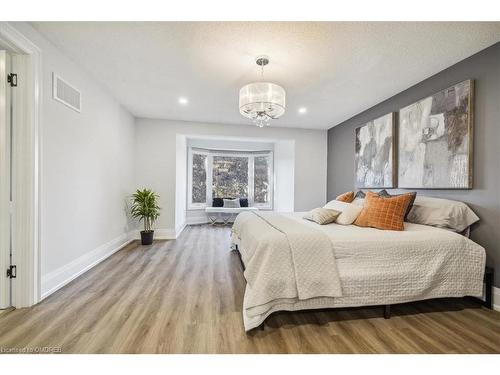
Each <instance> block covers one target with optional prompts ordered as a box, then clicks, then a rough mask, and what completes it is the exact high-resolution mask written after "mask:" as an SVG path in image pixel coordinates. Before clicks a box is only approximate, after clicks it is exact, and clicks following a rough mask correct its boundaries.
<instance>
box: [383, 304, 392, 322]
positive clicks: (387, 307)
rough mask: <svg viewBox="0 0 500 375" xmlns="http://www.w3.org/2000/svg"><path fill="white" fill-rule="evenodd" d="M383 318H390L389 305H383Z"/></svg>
mask: <svg viewBox="0 0 500 375" xmlns="http://www.w3.org/2000/svg"><path fill="white" fill-rule="evenodd" d="M384 319H391V305H384Z"/></svg>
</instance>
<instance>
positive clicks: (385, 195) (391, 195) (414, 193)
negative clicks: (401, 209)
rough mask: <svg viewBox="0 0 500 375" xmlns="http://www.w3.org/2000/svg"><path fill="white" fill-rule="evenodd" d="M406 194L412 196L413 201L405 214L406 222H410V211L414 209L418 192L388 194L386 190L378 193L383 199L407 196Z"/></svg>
mask: <svg viewBox="0 0 500 375" xmlns="http://www.w3.org/2000/svg"><path fill="white" fill-rule="evenodd" d="M405 194H411V195H412V199H411V200H410V204H409V205H408V208H407V209H406V212H405V221H408V220H407V218H408V214H409V213H410V210H411V208H412V207H413V203H414V202H415V198H416V197H417V192H416V191H412V192H409V193H404V194H389V193H388V192H387V190H385V189H384V190H381V191H379V192H378V195H379V196H381V197H384V198H390V197H397V196H400V195H405Z"/></svg>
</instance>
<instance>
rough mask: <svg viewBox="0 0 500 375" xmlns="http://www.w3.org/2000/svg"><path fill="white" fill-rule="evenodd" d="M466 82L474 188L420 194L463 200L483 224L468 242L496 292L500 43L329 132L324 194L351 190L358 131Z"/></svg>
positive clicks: (499, 282)
mask: <svg viewBox="0 0 500 375" xmlns="http://www.w3.org/2000/svg"><path fill="white" fill-rule="evenodd" d="M387 79H390V77H387ZM466 79H474V80H475V100H474V108H475V121H474V158H473V166H474V167H473V168H474V174H473V178H474V181H473V189H472V190H418V194H420V195H426V196H432V197H439V198H447V199H453V200H459V201H463V202H466V203H467V204H468V205H469V206H470V207H471V208H472V209H473V210H474V211H475V212H476V213H477V215H478V216H479V217H480V218H481V221H480V222H479V223H478V224H476V225H474V226H473V228H472V236H471V238H472V239H473V240H474V241H475V242H477V243H479V244H480V245H482V246H484V247H485V248H486V252H487V254H488V260H487V263H488V265H490V266H494V267H495V271H496V272H495V286H497V287H500V191H499V190H500V188H499V186H500V43H497V44H494V45H493V46H491V47H489V48H487V49H485V50H483V51H481V52H479V53H477V54H475V55H473V56H471V57H469V58H467V59H465V60H463V61H461V62H459V63H457V64H455V65H453V66H451V67H449V68H447V69H445V70H443V71H442V72H440V73H438V74H436V75H434V76H432V77H430V78H428V79H426V80H424V81H422V82H420V83H418V84H416V85H415V86H412V87H410V88H409V89H407V90H405V91H403V92H401V93H399V94H397V95H395V96H393V97H392V98H389V99H387V100H385V101H383V102H381V103H379V104H377V105H375V106H374V107H372V108H370V109H368V110H366V111H364V112H362V113H360V114H358V115H356V116H354V117H352V118H351V119H349V120H347V121H344V122H342V123H341V124H338V125H337V126H334V127H333V128H331V129H329V130H328V175H327V195H328V200H331V199H334V198H335V197H336V196H337V195H338V194H341V193H343V192H346V191H350V190H353V189H354V131H355V129H356V128H357V127H359V126H361V125H363V124H365V123H367V122H368V121H370V120H373V119H375V118H377V117H380V116H382V115H385V114H386V113H389V112H393V111H395V112H397V111H398V110H399V109H400V108H402V107H405V106H407V105H409V104H411V103H414V102H415V101H417V100H419V99H422V98H425V97H427V96H429V95H431V94H434V93H436V92H438V91H440V90H443V89H445V88H447V87H449V86H451V85H453V84H455V83H458V82H461V81H464V80H466ZM353 100H356V98H353ZM332 105H335V103H332ZM399 191H401V190H399Z"/></svg>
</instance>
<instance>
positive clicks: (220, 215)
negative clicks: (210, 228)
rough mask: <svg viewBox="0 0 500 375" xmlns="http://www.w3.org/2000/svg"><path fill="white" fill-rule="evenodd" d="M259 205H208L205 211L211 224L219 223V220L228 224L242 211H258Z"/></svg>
mask: <svg viewBox="0 0 500 375" xmlns="http://www.w3.org/2000/svg"><path fill="white" fill-rule="evenodd" d="M258 210H259V209H258V208H257V207H237V208H227V207H207V208H205V212H206V214H207V216H208V219H209V220H210V224H212V225H215V224H217V220H219V219H220V220H221V222H220V223H221V224H223V225H226V224H228V223H229V221H230V220H231V219H232V218H233V217H234V216H236V215H238V214H239V213H240V212H245V211H258Z"/></svg>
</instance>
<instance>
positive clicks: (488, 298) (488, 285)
mask: <svg viewBox="0 0 500 375" xmlns="http://www.w3.org/2000/svg"><path fill="white" fill-rule="evenodd" d="M231 250H232V251H236V252H237V253H238V258H239V259H240V264H241V268H242V269H243V271H245V263H243V259H242V258H241V253H240V251H239V249H238V245H234V247H233V248H231ZM493 276H494V270H493V268H492V267H486V268H485V270H484V284H485V299H484V301H483V300H482V299H481V298H477V297H467V298H469V299H472V300H474V301H476V302H478V303H479V304H480V305H481V306H484V307H486V308H488V309H490V310H492V309H493V294H492V292H493ZM390 318H391V305H384V319H390ZM258 328H260V329H261V330H262V329H264V322H263V323H262V324H261V325H260V326H259V327H258Z"/></svg>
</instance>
